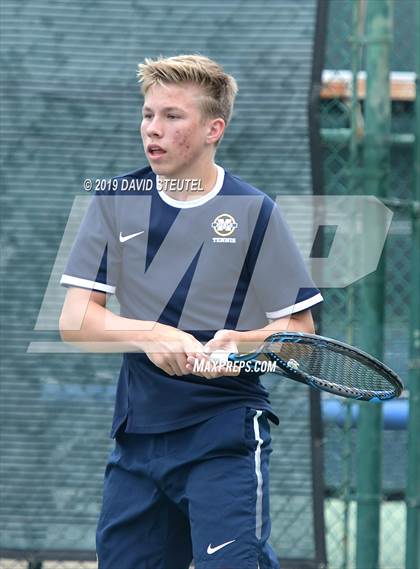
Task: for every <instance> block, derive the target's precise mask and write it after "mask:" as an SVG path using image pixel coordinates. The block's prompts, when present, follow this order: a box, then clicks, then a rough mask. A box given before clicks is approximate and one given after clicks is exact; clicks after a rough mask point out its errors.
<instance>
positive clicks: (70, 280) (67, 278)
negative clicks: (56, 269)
mask: <svg viewBox="0 0 420 569" xmlns="http://www.w3.org/2000/svg"><path fill="white" fill-rule="evenodd" d="M60 284H62V285H70V286H77V287H81V288H87V289H89V290H99V291H101V292H108V293H109V294H115V286H110V285H106V284H103V283H98V282H96V281H89V280H87V279H80V278H79V277H72V276H71V275H63V276H62V277H61V279H60Z"/></svg>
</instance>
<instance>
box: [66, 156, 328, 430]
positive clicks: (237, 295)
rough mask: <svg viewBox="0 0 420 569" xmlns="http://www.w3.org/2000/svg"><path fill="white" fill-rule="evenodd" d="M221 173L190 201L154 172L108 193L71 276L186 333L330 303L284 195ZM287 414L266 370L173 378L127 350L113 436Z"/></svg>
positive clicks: (91, 218) (129, 314)
mask: <svg viewBox="0 0 420 569" xmlns="http://www.w3.org/2000/svg"><path fill="white" fill-rule="evenodd" d="M217 168H218V179H217V182H216V184H215V186H214V188H213V189H212V191H211V192H209V193H207V194H206V195H204V196H201V197H200V194H199V192H197V199H194V200H191V201H180V200H177V199H174V197H172V195H173V194H171V192H170V191H165V192H163V191H161V190H160V186H159V180H157V179H156V175H155V174H154V173H153V171H152V170H151V168H144V169H141V170H137V171H135V172H131V173H129V174H125V175H123V176H119V177H117V178H115V179H114V180H113V183H112V186H111V185H110V186H109V187H107V189H105V190H104V191H99V192H96V193H95V195H94V197H93V198H92V201H91V203H90V205H89V208H88V210H87V212H86V215H85V217H84V219H83V221H82V224H81V226H80V229H79V232H78V235H77V238H76V240H75V243H74V245H73V248H72V250H71V253H70V257H69V259H68V262H67V266H66V269H65V273H64V274H63V276H62V278H61V283H62V284H63V285H65V286H75V287H81V288H87V289H91V290H96V291H101V292H104V293H109V294H115V295H116V297H117V299H118V302H119V305H120V315H121V316H123V317H125V318H132V319H137V320H145V321H156V322H160V323H162V324H167V325H169V326H173V327H176V328H179V329H181V330H185V331H186V332H189V333H191V334H193V335H194V336H195V337H196V338H197V339H198V340H200V341H201V342H203V343H204V342H207V341H208V340H210V339H211V338H213V336H214V334H215V332H216V331H217V330H220V329H236V330H254V329H258V328H262V327H264V326H266V325H267V324H268V322H269V321H270V320H274V319H277V318H281V317H284V316H287V315H290V314H292V313H296V312H299V311H302V310H306V309H307V308H310V307H311V306H314V305H315V304H317V303H318V302H321V301H322V297H321V295H320V293H319V291H318V289H317V288H316V287H315V286H314V283H313V281H312V279H311V277H310V276H309V274H308V272H307V270H306V267H305V264H304V262H303V259H302V257H301V255H300V253H299V251H298V249H297V246H296V244H295V242H294V240H293V237H292V235H291V233H290V230H289V229H288V227H287V225H286V224H285V221H284V219H283V217H282V215H281V213H280V211H279V209H278V207H277V206H276V205H275V204H274V202H273V201H272V200H271V199H270V198H269V197H268V196H266V195H265V194H263V193H262V192H260V191H259V190H257V189H256V188H254V187H252V186H250V185H249V184H247V183H245V182H244V181H243V180H241V179H240V178H238V177H236V176H233V175H232V174H229V173H228V172H225V171H224V170H223V169H222V168H221V167H219V166H218V167H217ZM243 406H244V407H253V408H258V409H266V410H267V411H268V412H269V416H271V418H272V420H274V421H275V422H277V418H276V416H275V415H274V413H273V410H272V408H271V406H270V402H269V398H268V393H267V391H266V389H265V388H264V387H263V385H262V384H261V382H260V378H259V376H258V375H257V374H253V375H249V374H248V375H245V374H241V375H240V376H239V377H221V378H218V379H211V380H208V379H205V378H202V377H198V376H195V375H192V374H191V375H185V376H182V377H177V376H169V375H167V374H166V373H165V372H164V371H162V370H161V369H160V368H158V367H157V366H155V365H154V364H153V363H152V362H151V361H150V360H149V358H148V357H147V355H146V354H145V353H141V352H133V353H126V354H124V356H123V363H122V367H121V372H120V376H119V381H118V387H117V394H116V402H115V414H114V420H113V425H112V431H111V436H115V433H116V432H117V430H118V428H119V427H120V426H121V425H122V424H123V423H124V422H125V421H127V424H126V427H125V430H126V432H138V433H157V432H165V431H170V430H175V429H180V428H183V427H186V426H189V425H192V424H195V423H198V422H201V421H204V420H205V419H208V418H209V417H212V416H214V415H216V414H218V413H221V412H223V411H225V410H227V409H233V408H236V407H243Z"/></svg>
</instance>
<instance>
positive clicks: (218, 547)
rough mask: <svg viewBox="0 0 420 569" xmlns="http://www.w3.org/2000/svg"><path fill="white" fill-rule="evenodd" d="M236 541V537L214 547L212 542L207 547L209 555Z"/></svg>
mask: <svg viewBox="0 0 420 569" xmlns="http://www.w3.org/2000/svg"><path fill="white" fill-rule="evenodd" d="M234 541H236V539H232V541H227V542H226V543H222V545H218V546H217V547H212V546H211V543H210V544H209V546H208V548H207V553H208V554H209V555H213V553H216V551H219V549H222V548H223V547H226V546H227V545H229V544H230V543H233V542H234Z"/></svg>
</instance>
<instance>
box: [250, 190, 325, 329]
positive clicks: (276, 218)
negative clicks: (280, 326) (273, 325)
mask: <svg viewBox="0 0 420 569" xmlns="http://www.w3.org/2000/svg"><path fill="white" fill-rule="evenodd" d="M251 245H252V247H253V249H252V250H251V255H250V256H249V261H250V270H251V272H252V278H251V286H252V288H253V290H254V293H255V295H256V297H257V298H258V301H259V304H260V306H261V307H262V308H263V310H264V312H265V315H266V317H267V319H269V320H275V319H277V318H283V317H285V316H288V315H290V314H293V313H296V312H300V311H302V310H306V309H308V308H310V307H311V306H314V305H315V304H318V303H319V302H322V300H323V299H322V296H321V294H320V291H319V290H318V289H317V288H316V286H315V284H314V282H313V280H312V278H311V276H310V275H309V272H308V270H307V268H306V266H305V263H304V260H303V258H302V255H301V253H300V251H299V249H298V247H297V244H296V242H295V240H294V238H293V235H292V233H291V231H290V229H289V227H288V226H287V224H286V221H285V219H284V217H283V215H282V214H281V212H280V210H279V208H278V207H277V205H276V204H274V203H273V202H272V201H271V200H269V199H267V200H264V203H263V206H262V210H261V214H260V216H259V219H258V222H257V225H256V228H255V231H254V237H253V239H252V243H251Z"/></svg>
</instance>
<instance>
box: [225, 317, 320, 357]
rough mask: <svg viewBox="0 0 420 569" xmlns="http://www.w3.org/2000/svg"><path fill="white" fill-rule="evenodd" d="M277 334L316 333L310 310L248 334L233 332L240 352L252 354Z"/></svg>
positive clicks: (274, 321) (273, 322)
mask: <svg viewBox="0 0 420 569" xmlns="http://www.w3.org/2000/svg"><path fill="white" fill-rule="evenodd" d="M275 332H305V333H308V334H313V333H314V332H315V328H314V322H313V319H312V314H311V311H310V310H305V311H304V312H298V313H297V314H295V315H294V314H292V315H290V316H287V317H285V318H279V319H277V320H273V321H272V322H270V324H267V326H264V328H259V329H258V330H249V331H246V332H236V331H235V332H233V339H234V341H235V342H236V344H237V345H238V349H239V351H240V352H243V353H245V352H251V351H253V350H254V349H256V348H258V347H259V346H260V345H261V344H262V343H263V342H264V340H265V339H266V338H267V337H268V336H270V335H271V334H274V333H275Z"/></svg>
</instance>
